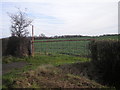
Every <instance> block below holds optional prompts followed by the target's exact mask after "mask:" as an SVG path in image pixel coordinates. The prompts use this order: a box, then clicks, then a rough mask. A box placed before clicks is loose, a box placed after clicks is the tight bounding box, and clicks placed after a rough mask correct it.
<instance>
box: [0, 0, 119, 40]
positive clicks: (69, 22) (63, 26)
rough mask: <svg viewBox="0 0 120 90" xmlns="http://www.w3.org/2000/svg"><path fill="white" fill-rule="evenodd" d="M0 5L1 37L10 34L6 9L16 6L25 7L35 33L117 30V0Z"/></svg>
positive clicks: (20, 0) (9, 0)
mask: <svg viewBox="0 0 120 90" xmlns="http://www.w3.org/2000/svg"><path fill="white" fill-rule="evenodd" d="M0 6H1V7H0V17H1V18H0V21H2V22H1V23H0V30H1V31H0V32H1V33H2V35H0V38H1V37H7V36H10V25H11V24H10V18H9V17H8V15H7V12H10V13H15V12H16V11H17V9H16V8H15V7H18V8H21V10H24V9H25V8H27V13H28V17H30V18H31V19H33V20H34V21H33V25H34V30H35V35H40V34H41V33H43V34H45V35H46V36H55V35H91V36H92V35H94V36H95V35H103V34H117V33H118V0H59V1H58V0H18V1H17V0H16V2H13V1H12V0H6V1H4V2H3V1H1V2H0ZM29 31H30V32H31V28H30V27H29Z"/></svg>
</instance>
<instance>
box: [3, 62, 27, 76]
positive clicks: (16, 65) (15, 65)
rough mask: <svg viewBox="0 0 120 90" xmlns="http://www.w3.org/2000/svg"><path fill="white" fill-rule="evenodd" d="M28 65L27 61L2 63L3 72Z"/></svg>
mask: <svg viewBox="0 0 120 90" xmlns="http://www.w3.org/2000/svg"><path fill="white" fill-rule="evenodd" d="M25 65H27V62H12V63H8V64H2V74H5V73H8V72H10V71H11V70H12V69H19V68H22V67H24V66H25Z"/></svg>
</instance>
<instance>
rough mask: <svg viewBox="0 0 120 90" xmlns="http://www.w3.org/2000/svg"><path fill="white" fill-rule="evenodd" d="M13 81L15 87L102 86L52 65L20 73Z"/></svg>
mask: <svg viewBox="0 0 120 90" xmlns="http://www.w3.org/2000/svg"><path fill="white" fill-rule="evenodd" d="M22 77H24V78H19V79H16V80H15V81H14V87H15V88H31V87H32V88H102V87H103V86H102V85H100V84H98V83H96V82H94V81H91V80H88V79H86V78H85V77H79V76H75V75H71V74H65V73H63V72H62V71H61V70H60V69H58V68H56V67H54V66H52V65H43V66H40V67H38V68H37V69H36V70H34V71H33V70H31V71H29V72H25V73H23V74H22Z"/></svg>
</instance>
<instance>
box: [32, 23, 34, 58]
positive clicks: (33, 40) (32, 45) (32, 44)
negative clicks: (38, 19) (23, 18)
mask: <svg viewBox="0 0 120 90" xmlns="http://www.w3.org/2000/svg"><path fill="white" fill-rule="evenodd" d="M33 28H34V27H33V25H32V56H33V57H34V29H33Z"/></svg>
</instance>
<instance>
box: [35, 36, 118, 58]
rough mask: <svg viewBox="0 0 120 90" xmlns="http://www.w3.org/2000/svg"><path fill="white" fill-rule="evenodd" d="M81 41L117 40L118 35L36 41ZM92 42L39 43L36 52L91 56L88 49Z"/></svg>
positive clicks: (36, 44) (36, 45)
mask: <svg viewBox="0 0 120 90" xmlns="http://www.w3.org/2000/svg"><path fill="white" fill-rule="evenodd" d="M80 39H96V40H117V39H118V36H117V35H111V36H100V37H97V36H96V37H89V36H85V37H72V38H58V39H43V40H36V41H49V40H80ZM90 42H91V41H63V42H37V43H35V44H34V46H35V52H39V53H44V54H51V53H58V54H69V55H78V56H89V54H90V51H89V49H88V46H89V43H90Z"/></svg>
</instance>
